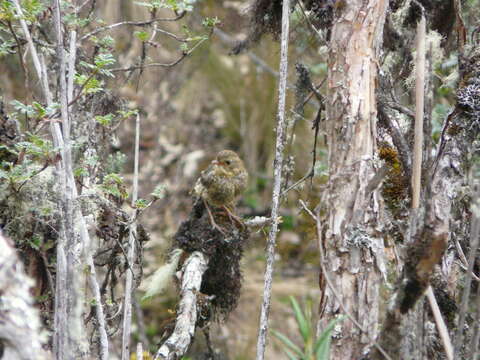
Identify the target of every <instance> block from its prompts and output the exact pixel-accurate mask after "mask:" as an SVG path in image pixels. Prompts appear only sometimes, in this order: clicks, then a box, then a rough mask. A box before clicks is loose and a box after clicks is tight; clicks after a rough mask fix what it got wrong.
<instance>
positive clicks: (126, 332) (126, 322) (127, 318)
mask: <svg viewBox="0 0 480 360" xmlns="http://www.w3.org/2000/svg"><path fill="white" fill-rule="evenodd" d="M139 144H140V115H139V114H137V119H136V122H135V163H134V171H133V172H134V175H133V193H132V205H133V206H135V202H136V201H137V196H138V163H139V148H140V145H139ZM136 213H137V211H136V210H135V211H134V213H133V215H132V218H131V219H132V221H131V224H130V231H129V237H128V255H127V261H128V263H129V264H130V270H129V271H127V275H126V280H125V301H124V307H123V334H122V360H128V359H130V327H131V323H132V282H133V273H132V268H131V265H132V263H133V258H134V256H135V237H136V225H137V223H136V221H133V220H134V219H135V218H136Z"/></svg>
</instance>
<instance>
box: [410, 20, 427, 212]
mask: <svg viewBox="0 0 480 360" xmlns="http://www.w3.org/2000/svg"><path fill="white" fill-rule="evenodd" d="M425 38H426V21H425V17H424V16H422V18H421V20H420V22H419V23H418V27H417V60H416V65H415V70H416V76H415V80H416V83H415V139H414V147H413V164H412V208H413V209H417V208H418V206H419V204H420V188H421V184H420V182H421V176H422V149H423V113H424V102H425V42H426V39H425Z"/></svg>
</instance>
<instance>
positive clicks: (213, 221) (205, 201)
mask: <svg viewBox="0 0 480 360" xmlns="http://www.w3.org/2000/svg"><path fill="white" fill-rule="evenodd" d="M203 203H204V204H205V208H206V209H207V212H208V217H209V218H210V224H212V227H213V228H214V229H217V230H218V231H220V232H221V233H222V234H223V235H225V236H226V235H227V234H225V231H223V229H222V228H221V227H220V226H218V225H217V223H216V222H215V219H214V218H213V214H212V210H210V206H208V203H207V200H205V199H203Z"/></svg>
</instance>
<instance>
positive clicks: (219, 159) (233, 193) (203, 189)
mask: <svg viewBox="0 0 480 360" xmlns="http://www.w3.org/2000/svg"><path fill="white" fill-rule="evenodd" d="M247 183H248V173H247V171H246V170H245V166H244V165H243V161H242V160H241V159H240V158H239V157H238V155H237V153H235V152H234V151H231V150H223V151H220V152H219V153H218V154H217V156H216V158H215V160H213V161H212V162H211V163H210V165H209V166H208V167H207V169H205V170H204V171H202V173H201V174H200V177H199V179H198V180H197V183H196V185H195V188H194V192H195V194H196V195H197V196H199V197H202V198H203V199H204V200H205V201H206V202H207V203H208V204H209V205H211V206H215V207H221V206H227V207H228V208H230V209H233V208H234V207H235V204H236V200H237V198H238V197H239V196H240V195H241V194H242V193H243V192H244V191H245V189H246V187H247Z"/></svg>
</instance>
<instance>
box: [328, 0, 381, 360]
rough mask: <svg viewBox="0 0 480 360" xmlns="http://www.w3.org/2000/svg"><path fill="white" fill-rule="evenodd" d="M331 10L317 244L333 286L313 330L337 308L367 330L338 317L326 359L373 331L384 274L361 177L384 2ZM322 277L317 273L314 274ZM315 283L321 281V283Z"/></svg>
mask: <svg viewBox="0 0 480 360" xmlns="http://www.w3.org/2000/svg"><path fill="white" fill-rule="evenodd" d="M344 4H345V6H344V7H343V8H342V7H338V8H337V9H336V16H335V20H334V24H333V27H332V33H331V42H330V50H329V52H330V54H329V55H330V56H329V59H330V60H329V64H328V101H327V125H326V126H327V139H328V148H329V150H328V152H329V153H328V159H329V179H330V180H329V184H328V190H327V195H326V196H327V201H326V204H327V206H328V208H327V212H326V222H325V225H326V229H325V230H326V231H324V232H323V233H324V236H323V241H322V240H321V242H322V244H320V245H321V246H324V248H325V254H326V259H325V261H326V268H327V269H328V271H329V272H330V274H329V276H330V278H331V279H332V281H333V285H334V288H335V289H334V290H333V289H331V288H328V287H326V288H325V299H324V302H323V304H322V309H321V310H322V313H323V316H322V319H321V321H320V324H319V325H320V329H319V330H321V329H322V328H324V327H325V325H326V324H327V323H328V321H330V320H331V319H332V318H334V317H335V316H336V315H337V314H339V313H341V309H340V304H339V303H338V301H337V299H336V297H334V296H333V292H332V291H335V292H336V293H337V295H338V297H339V299H341V301H342V303H343V305H344V307H345V310H346V311H348V312H349V313H350V314H351V315H353V316H354V317H355V318H356V319H357V320H358V322H359V323H360V324H361V325H362V327H363V329H364V330H366V331H368V336H367V334H366V333H362V332H361V331H360V330H359V329H358V328H357V327H356V326H355V325H354V324H353V323H352V322H351V321H349V320H345V321H344V322H343V324H342V325H341V329H339V331H340V333H336V334H334V336H333V339H332V351H331V353H332V358H334V359H356V358H358V357H359V356H360V355H361V353H362V351H363V350H364V347H365V346H366V345H368V343H369V342H370V340H371V339H370V338H369V336H370V337H374V336H375V335H376V333H377V322H378V310H379V309H378V307H379V293H378V289H379V285H380V281H381V279H382V276H383V275H384V274H385V266H384V246H383V239H382V236H381V232H380V231H381V228H380V226H381V210H382V201H381V199H380V195H379V193H378V192H377V191H376V190H375V189H371V186H369V181H370V180H372V178H373V177H374V175H375V173H376V168H375V162H374V158H375V153H376V151H377V150H376V147H377V146H376V142H375V134H376V115H377V109H376V100H375V87H376V82H377V80H376V79H377V66H378V62H377V59H378V53H379V49H380V44H381V40H382V32H383V25H384V21H385V14H386V10H387V6H388V2H386V1H376V2H364V1H360V0H355V1H348V2H344ZM321 277H322V275H321ZM321 283H322V282H321Z"/></svg>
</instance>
